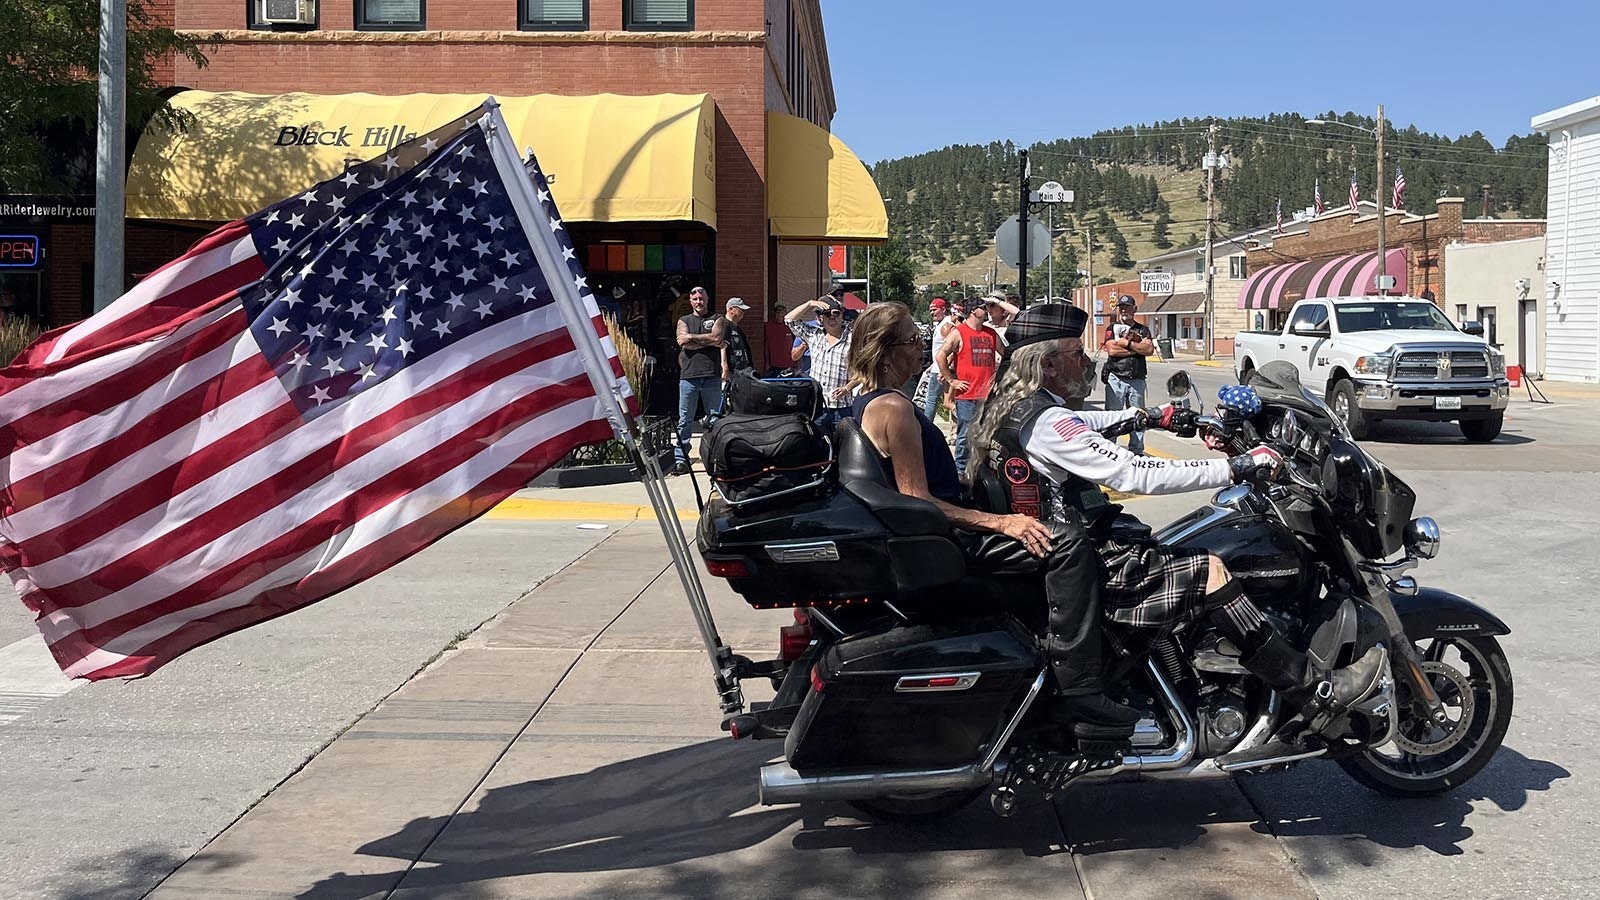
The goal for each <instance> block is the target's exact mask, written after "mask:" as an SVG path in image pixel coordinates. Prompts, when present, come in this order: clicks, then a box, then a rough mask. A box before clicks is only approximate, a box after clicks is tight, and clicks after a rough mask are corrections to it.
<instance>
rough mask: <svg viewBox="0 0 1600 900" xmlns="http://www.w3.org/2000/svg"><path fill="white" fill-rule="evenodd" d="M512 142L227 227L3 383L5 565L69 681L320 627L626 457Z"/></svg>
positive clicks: (456, 137)
mask: <svg viewBox="0 0 1600 900" xmlns="http://www.w3.org/2000/svg"><path fill="white" fill-rule="evenodd" d="M503 127H504V125H503V121H502V120H501V118H500V114H499V110H498V107H496V106H493V105H492V104H486V105H485V106H484V107H480V108H479V109H478V110H477V111H474V112H473V113H470V114H469V115H467V116H464V117H463V118H461V119H458V120H456V121H455V122H453V123H451V124H449V125H446V126H444V127H442V128H440V129H438V130H435V131H433V132H431V133H430V134H428V135H426V136H425V137H423V138H419V139H416V140H413V141H410V142H407V143H405V144H402V145H400V146H399V147H396V148H395V149H394V150H392V151H390V152H389V153H388V154H386V155H385V156H383V157H381V158H379V159H375V160H372V161H369V162H366V163H362V164H359V165H356V166H353V167H351V168H350V169H349V170H348V171H346V172H345V173H344V175H343V176H342V177H339V178H336V179H333V180H331V181H326V182H323V183H321V184H319V185H316V186H315V187H312V188H311V189H310V190H307V191H306V192H305V193H304V194H301V195H299V196H296V197H293V198H290V199H288V200H284V201H282V202H280V203H277V204H275V205H273V206H271V207H268V208H267V209H265V210H262V211H261V212H258V213H256V214H254V215H252V216H249V217H247V218H245V219H242V220H239V221H236V222H232V223H230V224H228V225H224V226H223V227H221V228H220V229H218V230H217V231H215V232H213V233H212V234H210V235H208V236H207V237H206V238H204V239H202V240H201V241H200V242H199V243H198V244H197V245H196V246H195V247H194V248H193V249H192V250H190V251H189V253H187V254H186V255H184V256H183V257H182V258H180V259H178V260H176V261H174V262H172V263H171V264H169V265H167V266H166V267H164V268H162V269H161V270H160V271H158V272H156V273H155V274H153V275H151V276H150V277H149V278H147V279H145V281H144V282H142V283H141V284H140V285H139V286H137V287H135V288H134V289H133V290H132V291H130V292H129V293H128V294H126V295H124V296H123V297H121V298H120V299H118V300H117V301H116V302H115V303H113V304H112V305H111V306H110V307H108V308H107V309H105V310H103V311H101V312H100V313H98V314H96V315H95V316H93V317H92V318H90V319H88V320H86V321H84V322H81V323H79V324H77V325H74V326H71V327H68V328H64V329H59V330H57V331H54V332H51V333H50V334H47V335H45V336H44V337H43V338H41V339H40V340H39V341H38V342H37V343H36V344H34V345H33V346H32V347H30V348H29V349H28V350H26V351H24V353H23V355H22V357H21V358H20V359H19V362H18V364H17V365H13V366H12V367H11V368H8V369H5V370H3V371H0V513H3V514H0V569H3V570H4V571H6V572H7V573H8V574H9V575H10V576H11V578H12V580H13V582H14V583H15V584H16V587H17V590H18V593H19V594H20V596H21V598H22V600H23V602H24V603H25V604H27V605H28V607H29V608H30V609H32V610H34V611H35V612H36V613H37V614H38V619H37V624H38V627H39V629H40V631H41V632H42V633H43V635H44V638H45V640H46V642H47V643H48V645H49V646H50V649H51V652H52V653H53V654H54V655H55V658H56V661H57V662H58V663H59V664H60V666H61V668H62V670H63V671H64V672H65V673H66V674H67V675H69V676H71V677H79V678H89V679H100V678H111V677H118V676H131V675H145V674H149V673H150V672H153V671H155V670H156V669H157V668H159V667H160V666H162V665H163V664H165V663H167V662H170V661H171V660H172V659H174V658H175V657H177V656H178V655H180V654H182V653H184V652H186V651H188V650H190V649H193V648H194V647H197V646H199V645H201V644H204V643H206V642H208V641H211V640H213V639H215V638H218V637H220V636H222V635H225V634H228V633H230V632H233V631H236V630H238V629H241V628H245V627H247V626H250V625H253V624H256V623H258V622H262V621H265V620H267V619H270V618H273V617H275V616H279V615H282V614H284V613H287V612H290V611H292V610H295V609H299V608H301V607H304V606H307V605H310V604H312V603H315V602H317V601H318V600H321V599H322V598H324V597H327V596H329V595H331V594H334V593H337V592H339V591H341V590H343V589H345V588H347V587H349V586H351V585H353V584H355V583H357V582H359V581H362V580H363V579H366V578H368V577H370V576H372V575H374V574H376V573H378V572H381V571H383V570H384V569H386V568H388V567H389V566H392V565H393V564H395V563H397V562H399V561H400V560H402V559H405V558H406V557H408V556H411V555H412V554H414V553H416V552H418V551H419V550H421V549H423V548H424V547H427V546H428V545H430V544H432V543H434V542H435V541H437V540H439V539H440V538H442V537H444V536H445V535H446V534H448V533H449V532H451V531H453V530H454V529H456V528H458V527H460V526H461V525H464V524H466V523H467V522H469V521H471V520H472V519H474V518H476V517H477V516H479V515H481V514H482V513H483V512H485V511H486V510H488V509H489V508H490V507H492V506H493V505H495V504H496V503H498V502H499V501H500V500H501V499H503V498H505V497H506V496H508V495H509V494H511V493H512V492H514V491H516V490H517V489H518V488H520V487H522V486H523V485H525V484H527V482H528V480H529V479H530V478H532V477H533V476H534V475H535V474H537V473H538V472H540V471H542V470H544V469H545V468H548V467H549V466H550V465H551V464H553V463H555V462H556V461H558V460H559V459H561V457H562V456H564V455H565V454H566V453H567V452H568V451H570V450H571V449H572V448H574V447H576V446H579V445H581V444H585V443H591V442H594V441H597V440H602V439H605V438H608V437H610V436H611V435H612V434H613V430H612V425H611V421H612V419H614V418H616V417H617V412H618V410H619V406H618V402H619V398H621V397H626V381H625V380H624V379H622V378H621V366H620V364H619V363H618V362H617V360H616V349H615V347H614V346H612V345H611V343H610V339H609V338H607V337H604V336H605V334H606V331H605V328H604V327H603V325H602V324H601V323H600V319H599V316H598V310H597V308H596V306H595V303H594V299H593V297H592V296H589V295H588V294H587V292H586V288H587V285H586V282H585V278H584V274H583V272H582V270H581V269H580V268H579V266H578V263H577V260H576V253H575V251H574V249H573V245H572V243H571V241H570V240H569V239H568V237H567V234H566V231H565V228H564V226H563V224H562V222H561V220H560V218H559V216H558V215H557V213H556V211H555V207H554V205H553V204H552V203H551V201H550V199H549V191H548V188H547V187H546V185H545V184H544V182H543V178H542V176H540V175H538V174H537V172H535V173H534V175H533V178H534V183H535V184H536V185H537V189H538V197H539V203H540V204H542V206H536V207H535V208H533V209H532V210H531V211H530V210H529V209H528V207H529V206H530V205H533V204H530V203H528V202H523V201H524V198H526V199H531V198H532V197H533V196H534V194H533V191H532V189H531V188H532V187H533V185H530V184H528V183H527V180H528V179H529V177H530V176H529V174H528V173H527V172H526V171H524V170H523V169H522V168H521V166H520V164H519V161H518V160H516V159H515V156H514V151H512V155H511V157H510V158H509V159H507V158H505V157H506V156H507V154H506V153H505V152H504V150H503V149H502V150H501V152H499V153H491V144H492V143H493V138H492V135H493V129H496V128H503ZM517 179H520V180H521V183H518V182H517V181H516V180H517ZM519 191H520V192H521V193H518V192H519ZM519 203H520V204H521V205H520V206H519V205H518V204H519ZM561 279H566V284H561V281H560V280H561ZM570 284H575V285H576V286H577V290H578V291H580V292H582V294H581V300H582V302H581V308H579V307H578V306H574V305H573V304H572V303H571V298H573V297H577V296H579V295H578V294H575V293H573V292H570V291H568V292H566V293H565V294H563V296H565V297H567V298H568V299H567V300H566V301H562V300H561V298H560V297H558V296H557V291H556V290H555V287H556V286H559V287H560V289H561V290H562V291H566V285H570ZM583 329H592V330H593V332H594V333H593V334H586V333H585V332H584V331H583ZM597 337H599V338H602V339H601V340H596V339H595V338H597ZM595 347H599V348H601V349H600V350H598V351H597V350H595V349H594V348H595ZM585 348H588V350H587V352H586V350H585ZM602 354H604V355H607V356H609V357H610V358H609V359H599V360H597V359H595V357H600V356H602ZM607 366H608V367H609V370H610V377H609V380H610V381H611V384H609V385H606V388H609V390H605V389H602V390H599V391H597V389H596V385H597V384H602V383H603V379H605V376H604V375H602V374H600V373H603V372H604V371H605V369H604V368H602V367H607ZM608 395H609V396H608ZM608 417H609V418H608Z"/></svg>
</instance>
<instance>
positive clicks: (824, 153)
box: [767, 112, 889, 244]
mask: <svg viewBox="0 0 1600 900" xmlns="http://www.w3.org/2000/svg"><path fill="white" fill-rule="evenodd" d="M767 215H768V217H770V218H771V220H772V234H773V236H775V237H778V238H781V239H783V240H785V241H789V242H791V243H813V244H876V243H881V242H882V241H884V240H886V239H888V237H889V214H888V212H887V211H885V210H884V208H883V195H882V194H880V193H878V185H877V183H876V182H874V181H873V180H872V175H871V173H869V172H868V171H867V167H866V166H864V165H862V163H861V160H860V159H858V158H856V155H855V154H854V153H852V152H850V148H849V147H846V146H845V145H844V141H841V140H839V139H838V138H837V137H834V136H833V135H831V134H829V133H828V132H826V131H824V130H823V129H821V128H818V127H817V126H815V125H813V124H811V123H810V122H807V121H806V120H805V119H799V118H796V117H794V116H790V115H785V114H783V113H778V112H768V113H767Z"/></svg>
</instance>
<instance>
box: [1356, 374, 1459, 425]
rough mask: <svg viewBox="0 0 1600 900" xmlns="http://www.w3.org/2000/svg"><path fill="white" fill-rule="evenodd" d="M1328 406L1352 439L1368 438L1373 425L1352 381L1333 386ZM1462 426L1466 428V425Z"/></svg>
mask: <svg viewBox="0 0 1600 900" xmlns="http://www.w3.org/2000/svg"><path fill="white" fill-rule="evenodd" d="M1328 405H1329V406H1331V407H1333V412H1334V415H1336V416H1338V417H1339V418H1340V419H1343V420H1344V427H1345V428H1348V429H1349V430H1350V436H1351V437H1353V438H1355V439H1356V440H1358V441H1359V440H1362V439H1364V438H1365V437H1366V436H1367V431H1368V429H1369V428H1370V427H1371V423H1370V422H1368V421H1367V414H1366V413H1364V412H1362V411H1361V406H1360V405H1359V404H1358V403H1357V402H1356V386H1355V385H1353V384H1351V383H1350V379H1348V378H1345V379H1341V380H1340V381H1339V382H1338V383H1337V384H1335V385H1334V386H1333V391H1332V393H1331V396H1329V397H1328ZM1462 425H1463V427H1465V425H1466V423H1465V422H1463V423H1462Z"/></svg>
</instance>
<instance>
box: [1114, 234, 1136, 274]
mask: <svg viewBox="0 0 1600 900" xmlns="http://www.w3.org/2000/svg"><path fill="white" fill-rule="evenodd" d="M1111 264H1112V265H1113V266H1116V267H1117V268H1119V269H1126V268H1129V267H1131V266H1132V265H1133V260H1131V259H1129V258H1128V239H1127V238H1125V237H1123V236H1122V232H1120V231H1114V232H1112V233H1111Z"/></svg>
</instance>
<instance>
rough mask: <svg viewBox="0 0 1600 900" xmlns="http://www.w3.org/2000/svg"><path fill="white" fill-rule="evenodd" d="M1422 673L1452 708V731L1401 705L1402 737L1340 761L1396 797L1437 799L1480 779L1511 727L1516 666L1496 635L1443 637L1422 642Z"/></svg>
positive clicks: (1399, 734)
mask: <svg viewBox="0 0 1600 900" xmlns="http://www.w3.org/2000/svg"><path fill="white" fill-rule="evenodd" d="M1417 657H1418V658H1419V659H1420V660H1421V661H1422V670H1423V672H1424V673H1425V674H1426V675H1427V676H1428V679H1429V682H1430V683H1431V684H1432V685H1433V689H1434V692H1435V693H1437V694H1438V695H1439V699H1440V701H1442V702H1443V703H1444V707H1445V711H1446V713H1448V714H1449V717H1450V724H1449V725H1448V726H1446V727H1441V726H1440V725H1438V724H1436V723H1434V722H1431V721H1429V720H1428V719H1426V718H1425V717H1423V716H1419V715H1418V714H1417V713H1416V711H1415V710H1413V709H1412V708H1411V705H1410V704H1409V703H1403V704H1401V706H1400V710H1399V712H1400V723H1399V727H1398V728H1397V729H1396V731H1395V735H1394V738H1393V739H1392V740H1390V741H1389V742H1388V743H1386V744H1383V745H1382V746H1379V747H1372V748H1368V749H1367V750H1364V751H1362V752H1361V753H1358V754H1356V755H1354V756H1348V757H1345V758H1344V759H1341V760H1339V765H1340V766H1341V767H1342V768H1343V769H1344V770H1345V772H1347V773H1349V775H1350V777H1352V778H1354V779H1355V780H1356V781H1359V782H1361V783H1362V784H1364V785H1366V786H1367V787H1369V788H1371V789H1373V790H1375V791H1378V792H1379V793H1383V794H1388V795H1389V796H1391V797H1429V796H1433V795H1435V794H1442V793H1444V792H1445V791H1448V790H1450V789H1452V788H1455V787H1458V786H1460V785H1462V784H1465V783H1466V782H1467V781H1468V780H1470V779H1471V778H1472V776H1474V775H1476V774H1478V771H1479V770H1481V769H1482V768H1483V767H1484V766H1486V765H1488V764H1489V760H1490V759H1492V758H1494V754H1495V751H1497V750H1499V749H1500V743H1501V741H1503V740H1504V739H1505V736H1506V729H1507V728H1509V727H1510V725H1511V706H1512V700H1513V696H1512V686H1511V664H1510V663H1509V662H1508V661H1507V660H1506V655H1505V651H1503V650H1501V649H1500V642H1499V641H1496V640H1495V639H1494V638H1492V637H1458V636H1442V635H1435V636H1433V637H1431V638H1423V639H1421V640H1419V641H1418V643H1417Z"/></svg>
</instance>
